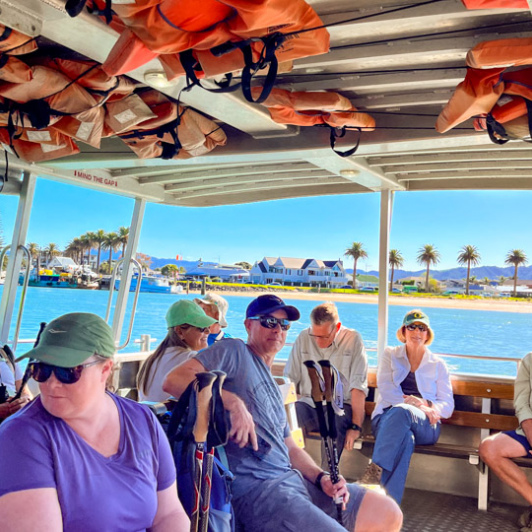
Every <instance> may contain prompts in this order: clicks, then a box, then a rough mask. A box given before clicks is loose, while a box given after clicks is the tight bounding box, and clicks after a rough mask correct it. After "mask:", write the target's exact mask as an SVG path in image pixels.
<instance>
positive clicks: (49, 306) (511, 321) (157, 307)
mask: <svg viewBox="0 0 532 532" xmlns="http://www.w3.org/2000/svg"><path fill="white" fill-rule="evenodd" d="M2 289H3V287H2V286H0V294H1V291H2ZM19 290H20V289H19ZM131 296H132V294H131ZM108 297H109V292H107V291H100V290H74V289H66V288H65V289H58V288H36V287H30V288H28V295H27V297H26V306H25V310H24V315H23V319H22V328H21V334H20V338H21V339H24V338H26V339H29V338H35V337H36V335H37V331H38V328H39V323H40V322H41V321H50V320H51V319H53V318H55V317H57V316H60V315H61V314H64V313H66V312H74V311H81V312H94V313H96V314H98V315H100V316H102V317H103V316H104V315H105V310H106V308H107V299H108ZM178 297H180V296H176V295H171V294H147V293H142V294H140V296H139V303H138V308H137V314H136V317H135V324H134V327H133V335H132V341H131V343H130V345H129V346H128V347H127V348H126V349H125V350H124V351H125V352H131V351H136V350H138V344H134V343H133V340H134V339H138V338H140V335H141V334H150V335H151V336H152V337H153V338H156V339H157V340H158V341H161V340H162V339H163V338H164V336H165V334H166V328H165V321H164V316H165V314H166V311H167V309H168V307H169V306H170V305H171V304H172V303H173V302H174V301H176V300H177V299H178ZM183 297H188V298H190V299H192V298H193V297H197V296H194V295H192V294H191V295H190V296H183ZM115 298H116V295H115ZM251 299H252V297H251V296H245V297H227V300H228V301H229V312H228V316H227V321H228V323H229V327H228V331H229V332H230V333H231V334H232V335H233V336H236V337H240V338H245V336H246V335H245V329H244V325H243V319H244V313H245V309H246V307H247V305H248V303H249V302H250V301H251ZM285 300H286V301H287V302H290V303H291V304H292V305H294V306H296V307H297V308H299V310H300V311H301V316H302V318H301V320H300V321H299V322H297V323H295V324H293V326H292V328H291V329H290V331H289V332H288V338H287V342H289V343H291V342H294V340H295V339H296V337H297V335H298V334H299V332H300V331H301V330H303V329H304V328H306V327H308V326H309V314H310V311H311V310H312V308H313V307H314V306H315V305H316V304H317V302H315V301H304V300H290V299H288V298H286V299H285ZM132 301H133V297H130V301H129V308H131V303H132ZM337 305H338V310H339V312H340V317H341V319H342V322H343V323H344V324H345V325H346V326H348V327H353V328H355V329H357V330H358V331H359V332H360V333H361V334H362V337H363V339H364V342H365V344H366V347H367V348H375V347H376V346H377V305H373V304H361V303H340V302H339V303H337ZM16 308H18V303H17V306H16ZM410 308H411V307H406V306H405V307H403V306H390V309H389V321H390V328H389V332H388V335H389V336H388V341H389V343H390V344H391V345H397V344H398V341H397V340H396V338H395V331H396V330H397V328H398V327H399V325H400V324H401V321H402V318H403V316H404V314H405V313H406V311H408V310H410ZM426 312H427V314H428V315H429V317H430V319H431V324H432V328H433V330H434V332H435V340H434V342H433V344H432V347H431V348H432V351H434V352H436V353H452V354H467V355H485V356H498V357H512V358H514V357H515V358H522V357H523V356H524V355H525V354H526V353H527V352H528V351H531V350H532V313H531V314H521V313H514V312H487V311H476V310H454V309H435V308H429V309H426ZM127 323H129V313H128V314H127V315H126V320H125V324H127ZM14 325H15V324H14V323H13V324H12V330H14ZM125 329H126V325H125V326H124V330H125ZM125 334H126V333H125V332H124V338H125ZM155 345H156V343H153V344H152V346H155ZM28 349H29V345H27V344H21V345H20V346H19V348H18V349H17V351H18V352H17V355H20V354H22V353H24V352H25V351H27V350H28ZM288 353H289V348H285V349H284V350H283V351H282V352H281V353H279V355H278V358H279V359H286V358H287V357H288ZM368 356H369V358H370V363H371V364H372V365H376V353H375V352H374V351H370V352H369V353H368ZM447 363H448V365H449V366H450V367H451V368H452V370H453V371H459V372H461V373H475V374H492V375H493V374H502V375H511V376H513V375H515V373H516V365H515V363H512V362H499V361H473V360H458V359H453V358H448V359H447Z"/></svg>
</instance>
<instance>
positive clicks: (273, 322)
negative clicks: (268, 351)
mask: <svg viewBox="0 0 532 532" xmlns="http://www.w3.org/2000/svg"><path fill="white" fill-rule="evenodd" d="M248 320H259V323H260V324H261V325H262V326H263V327H264V328H265V329H275V327H277V325H279V326H280V327H281V330H283V331H288V329H290V322H289V321H288V320H286V319H284V318H274V317H273V316H254V317H253V318H248Z"/></svg>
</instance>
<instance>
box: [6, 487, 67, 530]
mask: <svg viewBox="0 0 532 532" xmlns="http://www.w3.org/2000/svg"><path fill="white" fill-rule="evenodd" d="M0 523H1V527H0V528H1V529H2V532H62V531H63V518H62V516H61V507H60V506H59V500H58V498H57V490H56V489H55V488H39V489H31V490H23V491H15V492H13V493H7V494H6V495H4V496H2V497H0Z"/></svg>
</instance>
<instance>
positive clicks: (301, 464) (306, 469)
mask: <svg viewBox="0 0 532 532" xmlns="http://www.w3.org/2000/svg"><path fill="white" fill-rule="evenodd" d="M284 441H285V444H286V446H287V447H288V456H289V457H290V463H291V464H292V467H293V468H294V469H297V470H298V471H299V472H300V473H301V474H302V475H303V476H304V477H305V478H306V479H307V480H308V481H309V482H312V484H315V482H316V479H317V478H318V475H319V474H320V473H321V472H322V469H321V467H318V466H317V465H316V463H315V462H314V460H312V458H311V457H310V455H309V454H308V453H307V452H306V451H304V450H303V449H301V447H298V445H297V443H296V442H295V441H294V439H293V438H292V436H288V437H287V438H285V440H284ZM320 487H321V490H322V491H323V492H324V493H325V494H327V495H328V496H329V497H331V498H332V499H336V498H338V497H343V500H344V505H346V504H347V501H348V500H349V491H348V489H347V483H346V481H345V478H344V477H342V476H340V481H339V482H337V483H336V484H333V483H332V482H331V477H330V476H329V475H323V476H322V478H321V480H320Z"/></svg>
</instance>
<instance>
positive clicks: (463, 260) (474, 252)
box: [457, 245, 480, 296]
mask: <svg viewBox="0 0 532 532" xmlns="http://www.w3.org/2000/svg"><path fill="white" fill-rule="evenodd" d="M457 261H458V264H467V277H466V289H465V293H466V296H468V295H469V281H470V278H469V277H470V273H471V264H473V265H474V266H477V265H478V264H480V253H479V252H478V249H477V248H476V247H475V246H470V245H467V246H464V247H463V248H462V249H461V250H460V253H459V254H458V259H457Z"/></svg>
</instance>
